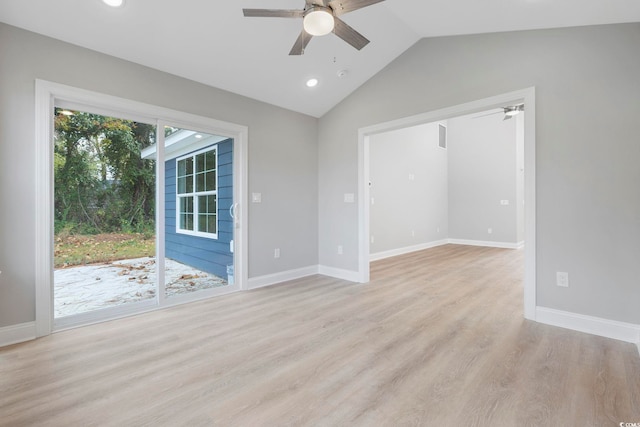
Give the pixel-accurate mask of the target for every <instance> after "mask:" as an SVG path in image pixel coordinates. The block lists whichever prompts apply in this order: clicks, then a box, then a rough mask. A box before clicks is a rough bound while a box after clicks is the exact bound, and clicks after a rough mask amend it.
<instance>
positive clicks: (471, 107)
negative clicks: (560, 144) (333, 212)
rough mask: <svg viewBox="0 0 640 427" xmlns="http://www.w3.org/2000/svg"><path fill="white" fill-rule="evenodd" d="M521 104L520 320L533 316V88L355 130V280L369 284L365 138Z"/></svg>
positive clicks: (534, 185) (534, 218) (534, 205)
mask: <svg viewBox="0 0 640 427" xmlns="http://www.w3.org/2000/svg"><path fill="white" fill-rule="evenodd" d="M521 102H524V104H525V108H526V114H525V115H524V205H525V206H524V213H525V218H524V223H525V224H524V238H525V239H524V240H525V247H524V251H525V261H524V264H525V265H524V270H525V273H524V301H523V305H524V317H525V318H526V319H530V320H535V317H536V126H535V123H536V108H535V87H530V88H526V89H522V90H517V91H514V92H508V93H504V94H501V95H496V96H492V97H489V98H484V99H480V100H477V101H472V102H468V103H465V104H460V105H456V106H452V107H447V108H442V109H439V110H435V111H430V112H426V113H421V114H417V115H414V116H409V117H404V118H400V119H397V120H392V121H388V122H383V123H378V124H375V125H371V126H366V127H363V128H360V129H358V260H359V262H358V277H359V281H360V282H361V283H367V282H369V269H370V259H369V252H370V247H369V236H370V218H369V211H370V204H369V200H370V190H369V185H368V183H369V181H370V179H369V178H370V170H369V143H370V142H369V137H370V136H371V135H375V134H378V133H383V132H389V131H393V130H397V129H402V128H407V127H411V126H417V125H421V124H425V123H432V122H437V121H441V120H446V119H450V118H453V117H458V116H464V115H467V114H473V113H478V112H481V111H486V110H490V109H494V108H501V107H503V106H504V105H509V104H515V103H521Z"/></svg>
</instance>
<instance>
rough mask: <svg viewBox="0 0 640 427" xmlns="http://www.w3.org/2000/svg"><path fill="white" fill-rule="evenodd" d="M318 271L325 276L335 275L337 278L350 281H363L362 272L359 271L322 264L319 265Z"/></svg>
mask: <svg viewBox="0 0 640 427" xmlns="http://www.w3.org/2000/svg"><path fill="white" fill-rule="evenodd" d="M318 273H319V274H322V275H323V276H329V277H335V278H336V279H341V280H347V281H349V282H355V283H361V282H362V279H361V277H360V273H358V272H357V271H351V270H343V269H341V268H334V267H327V266H326V265H321V266H319V267H318Z"/></svg>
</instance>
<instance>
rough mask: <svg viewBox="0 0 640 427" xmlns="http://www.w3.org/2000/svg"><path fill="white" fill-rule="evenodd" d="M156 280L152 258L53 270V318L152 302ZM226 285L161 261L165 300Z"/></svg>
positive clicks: (220, 279) (218, 280) (217, 278)
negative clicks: (132, 303) (134, 303)
mask: <svg viewBox="0 0 640 427" xmlns="http://www.w3.org/2000/svg"><path fill="white" fill-rule="evenodd" d="M156 276H157V274H156V262H155V259H154V258H153V257H141V258H136V259H128V260H119V261H113V262H106V263H97V264H89V265H80V266H75V267H67V268H59V269H56V270H55V271H54V288H55V289H54V316H55V318H60V317H65V316H71V315H74V314H79V313H85V312H88V311H93V310H98V309H103V308H108V307H115V306H118V305H122V304H127V303H131V302H136V301H143V300H146V299H152V298H155V296H156ZM226 285H227V280H226V279H223V278H220V277H217V276H214V275H212V274H209V273H205V272H203V271H200V270H198V269H196V268H193V267H190V266H188V265H185V264H181V263H179V262H176V261H174V260H171V259H166V260H165V288H166V295H167V297H168V298H170V297H172V296H174V295H180V294H186V293H191V292H197V291H199V290H202V289H211V288H216V287H220V286H226Z"/></svg>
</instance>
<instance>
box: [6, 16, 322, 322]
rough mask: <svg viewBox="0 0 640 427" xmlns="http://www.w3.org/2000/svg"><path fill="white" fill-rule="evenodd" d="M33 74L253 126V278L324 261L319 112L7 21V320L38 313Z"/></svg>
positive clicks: (20, 319)
mask: <svg viewBox="0 0 640 427" xmlns="http://www.w3.org/2000/svg"><path fill="white" fill-rule="evenodd" d="M35 79H44V80H49V81H53V82H57V83H62V84H67V85H70V86H75V87H79V88H82V89H88V90H92V91H96V92H101V93H105V94H109V95H114V96H119V97H122V98H128V99H132V100H135V101H140V102H145V103H149V104H154V105H158V106H162V107H166V108H172V109H175V110H180V111H184V112H188V113H192V114H198V115H201V116H207V117H211V118H215V119H219V120H224V121H228V122H233V123H238V124H242V125H246V126H248V127H249V191H250V192H252V191H254V192H255V191H258V192H261V193H262V196H263V197H262V199H263V203H262V204H261V205H257V204H252V205H250V206H249V230H248V236H249V248H248V250H249V260H248V263H249V277H255V276H261V275H265V274H270V273H276V272H279V271H286V270H290V269H295V268H302V267H306V266H310V265H316V264H317V263H318V181H317V180H318V157H317V156H318V154H317V124H318V122H317V119H315V118H312V117H309V116H305V115H302V114H298V113H294V112H291V111H287V110H283V109H280V108H276V107H273V106H269V105H267V104H264V103H260V102H257V101H254V100H250V99H248V98H244V97H241V96H238V95H234V94H231V93H229V92H224V91H222V90H218V89H214V88H211V87H207V86H204V85H201V84H197V83H195V82H192V81H189V80H185V79H181V78H177V77H175V76H171V75H169V74H166V73H162V72H159V71H155V70H152V69H149V68H145V67H142V66H139V65H136V64H133V63H129V62H126V61H122V60H118V59H115V58H113V57H109V56H106V55H103V54H99V53H96V52H93V51H90V50H87V49H83V48H80V47H76V46H73V45H69V44H66V43H63V42H60V41H57V40H53V39H50V38H45V37H42V36H39V35H36V34H34V33H30V32H27V31H23V30H19V29H16V28H14V27H10V26H7V25H5V24H1V23H0V201H1V202H0V203H2V208H1V209H0V270H1V271H2V274H0V327H4V326H9V325H15V324H20V323H24V322H29V321H33V320H34V319H35V306H34V305H35V301H34V288H35V283H34V280H35V279H34V276H35V273H34V264H33V262H34V261H33V260H34V252H35V246H34V245H35V243H34V242H35V235H34V230H33V228H34V206H35V204H36V203H37V200H35V193H34V186H35V170H34V158H35V151H34V150H35V141H34V139H35V123H34V116H35V102H34V99H35V92H34V80H35ZM294 213H295V214H294ZM275 247H279V248H280V249H281V258H280V259H278V260H274V259H273V248H275Z"/></svg>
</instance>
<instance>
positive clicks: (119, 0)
mask: <svg viewBox="0 0 640 427" xmlns="http://www.w3.org/2000/svg"><path fill="white" fill-rule="evenodd" d="M102 2H103V3H104V4H106V5H107V6H111V7H120V6H122V5H123V4H124V0H102Z"/></svg>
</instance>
